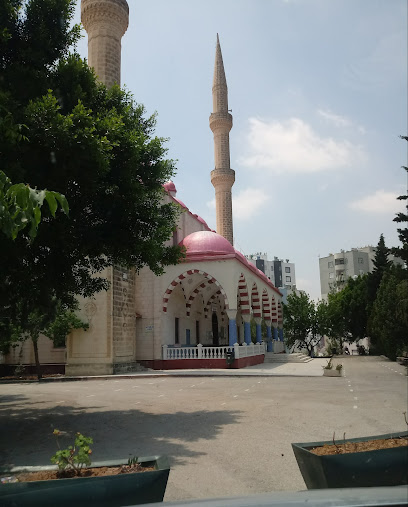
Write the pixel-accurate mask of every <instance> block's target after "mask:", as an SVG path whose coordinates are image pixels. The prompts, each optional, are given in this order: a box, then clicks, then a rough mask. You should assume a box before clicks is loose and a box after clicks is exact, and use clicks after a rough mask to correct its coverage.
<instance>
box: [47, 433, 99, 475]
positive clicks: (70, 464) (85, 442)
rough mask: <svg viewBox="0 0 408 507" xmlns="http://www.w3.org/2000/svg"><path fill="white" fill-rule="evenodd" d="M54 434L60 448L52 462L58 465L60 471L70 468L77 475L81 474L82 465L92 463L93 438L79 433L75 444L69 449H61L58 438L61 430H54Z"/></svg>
mask: <svg viewBox="0 0 408 507" xmlns="http://www.w3.org/2000/svg"><path fill="white" fill-rule="evenodd" d="M53 435H55V438H56V441H57V446H58V449H59V450H58V451H57V452H56V453H55V454H54V456H53V457H52V458H51V463H54V464H55V465H58V468H59V470H60V471H62V470H67V469H68V470H73V471H74V473H75V474H76V475H81V469H82V467H83V466H89V465H90V464H91V458H90V455H91V454H92V449H91V448H90V447H89V446H90V445H91V444H93V440H92V438H90V437H85V436H84V435H82V434H81V433H77V434H76V436H75V442H74V445H73V446H72V445H69V446H68V448H67V449H61V447H60V445H59V440H58V438H59V436H60V435H61V432H60V431H59V430H54V431H53Z"/></svg>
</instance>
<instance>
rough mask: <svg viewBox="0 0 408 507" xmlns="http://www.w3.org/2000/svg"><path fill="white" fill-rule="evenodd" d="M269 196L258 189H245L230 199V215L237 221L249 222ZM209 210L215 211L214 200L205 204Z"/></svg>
mask: <svg viewBox="0 0 408 507" xmlns="http://www.w3.org/2000/svg"><path fill="white" fill-rule="evenodd" d="M268 200H269V195H268V194H267V193H266V192H265V191H264V190H262V189H260V188H246V189H245V190H241V192H239V193H237V194H234V195H233V197H232V214H233V218H234V219H237V220H249V219H251V218H253V217H254V216H256V215H257V214H259V212H260V211H261V209H262V207H263V205H264V204H265V203H266V202H268ZM207 206H208V208H209V209H210V210H215V199H211V201H208V202H207Z"/></svg>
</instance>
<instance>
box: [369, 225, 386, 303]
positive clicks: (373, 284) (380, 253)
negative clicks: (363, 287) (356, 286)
mask: <svg viewBox="0 0 408 507" xmlns="http://www.w3.org/2000/svg"><path fill="white" fill-rule="evenodd" d="M388 255H389V249H388V248H387V247H386V246H385V240H384V235H383V234H381V236H380V239H379V241H378V245H377V247H376V250H375V256H374V259H373V264H374V268H373V270H372V272H371V273H368V275H367V291H368V294H367V296H368V303H369V305H371V304H372V303H374V300H375V298H376V294H377V290H378V288H379V287H380V283H381V280H382V278H383V276H384V274H385V273H386V272H387V271H389V269H390V267H391V265H392V262H391V261H389V260H388Z"/></svg>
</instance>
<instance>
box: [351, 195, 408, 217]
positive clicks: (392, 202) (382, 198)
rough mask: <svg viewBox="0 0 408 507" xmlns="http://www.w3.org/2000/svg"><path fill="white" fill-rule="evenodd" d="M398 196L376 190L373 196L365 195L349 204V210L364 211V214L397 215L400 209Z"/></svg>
mask: <svg viewBox="0 0 408 507" xmlns="http://www.w3.org/2000/svg"><path fill="white" fill-rule="evenodd" d="M397 197H398V194H395V193H394V192H386V191H385V190H377V192H375V193H374V194H371V195H367V196H365V197H362V198H361V199H358V200H356V201H353V202H351V203H349V207H350V208H351V209H355V210H358V211H365V212H366V213H379V214H380V213H397V212H398V211H399V210H400V208H401V203H400V201H398V200H397Z"/></svg>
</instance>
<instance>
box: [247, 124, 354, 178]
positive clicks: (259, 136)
mask: <svg viewBox="0 0 408 507" xmlns="http://www.w3.org/2000/svg"><path fill="white" fill-rule="evenodd" d="M248 143H249V150H248V154H247V155H246V156H244V157H241V159H240V160H239V162H240V163H241V164H243V165H245V166H248V167H254V168H257V169H267V170H269V171H271V172H278V173H279V172H293V173H313V172H318V171H326V170H331V169H337V168H340V167H347V166H351V165H356V164H359V163H360V162H361V160H362V159H363V152H362V150H361V148H360V147H358V146H355V145H353V144H352V143H350V142H349V141H338V140H335V139H333V138H331V137H327V138H324V137H320V136H319V135H318V133H316V132H315V131H314V130H313V128H312V127H311V126H310V125H308V124H307V123H305V122H304V121H303V120H301V119H299V118H291V119H289V120H286V121H282V122H279V121H271V122H266V121H263V120H260V119H257V118H250V119H249V134H248Z"/></svg>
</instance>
